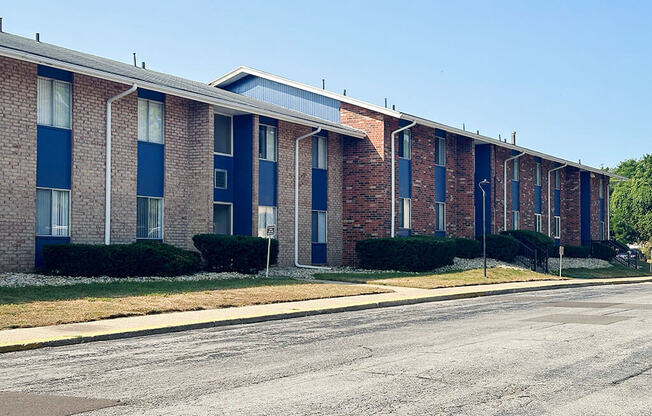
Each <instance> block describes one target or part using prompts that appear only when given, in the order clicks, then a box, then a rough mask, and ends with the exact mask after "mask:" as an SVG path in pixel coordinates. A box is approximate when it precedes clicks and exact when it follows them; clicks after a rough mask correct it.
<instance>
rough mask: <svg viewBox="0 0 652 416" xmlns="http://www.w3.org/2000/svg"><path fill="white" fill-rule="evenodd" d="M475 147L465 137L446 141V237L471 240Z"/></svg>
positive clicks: (454, 137)
mask: <svg viewBox="0 0 652 416" xmlns="http://www.w3.org/2000/svg"><path fill="white" fill-rule="evenodd" d="M474 169H475V146H474V145H473V140H471V139H469V138H468V137H463V136H458V135H454V134H451V133H448V134H447V137H446V186H447V189H446V235H447V236H449V237H466V238H473V236H474V234H475V222H474V221H475V220H474V218H475V216H474V211H475V206H474V195H475V192H474V189H473V186H474V178H473V172H474Z"/></svg>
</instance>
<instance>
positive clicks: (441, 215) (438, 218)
mask: <svg viewBox="0 0 652 416" xmlns="http://www.w3.org/2000/svg"><path fill="white" fill-rule="evenodd" d="M435 231H440V232H444V231H446V204H444V203H443V202H436V203H435Z"/></svg>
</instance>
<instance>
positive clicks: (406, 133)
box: [398, 129, 412, 160]
mask: <svg viewBox="0 0 652 416" xmlns="http://www.w3.org/2000/svg"><path fill="white" fill-rule="evenodd" d="M411 130H412V129H407V130H403V131H402V132H401V137H400V140H401V144H402V145H401V146H400V147H399V149H403V155H401V154H400V153H399V155H398V158H399V159H405V160H411V159H412V131H411ZM406 136H407V142H408V151H407V155H406V154H405V138H406Z"/></svg>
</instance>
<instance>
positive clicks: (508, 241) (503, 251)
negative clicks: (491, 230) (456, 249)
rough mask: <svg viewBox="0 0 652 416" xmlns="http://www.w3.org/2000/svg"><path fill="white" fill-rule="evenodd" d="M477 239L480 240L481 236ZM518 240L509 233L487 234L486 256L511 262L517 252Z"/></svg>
mask: <svg viewBox="0 0 652 416" xmlns="http://www.w3.org/2000/svg"><path fill="white" fill-rule="evenodd" d="M477 240H479V241H482V236H481V235H480V236H478V237H477ZM518 249H519V242H518V240H517V239H515V238H514V237H512V236H510V235H503V234H489V235H487V257H490V258H492V259H496V260H501V261H505V262H508V263H510V262H513V261H514V259H515V258H516V255H517V254H518Z"/></svg>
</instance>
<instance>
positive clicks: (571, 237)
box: [561, 167, 581, 245]
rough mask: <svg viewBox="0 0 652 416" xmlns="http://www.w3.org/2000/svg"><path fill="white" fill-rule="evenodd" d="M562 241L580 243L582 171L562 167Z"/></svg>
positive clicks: (571, 243)
mask: <svg viewBox="0 0 652 416" xmlns="http://www.w3.org/2000/svg"><path fill="white" fill-rule="evenodd" d="M561 172H562V174H561V183H562V184H561V243H562V244H568V245H580V241H581V234H580V172H579V170H578V169H576V168H571V167H566V168H564V169H561Z"/></svg>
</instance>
